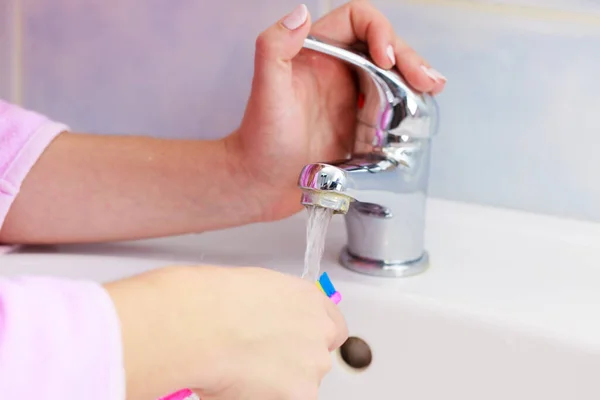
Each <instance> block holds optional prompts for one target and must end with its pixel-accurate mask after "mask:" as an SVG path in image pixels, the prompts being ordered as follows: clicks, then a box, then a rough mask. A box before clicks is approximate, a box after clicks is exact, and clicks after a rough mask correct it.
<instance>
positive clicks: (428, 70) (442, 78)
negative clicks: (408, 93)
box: [421, 65, 448, 82]
mask: <svg viewBox="0 0 600 400" xmlns="http://www.w3.org/2000/svg"><path fill="white" fill-rule="evenodd" d="M421 69H422V70H423V72H425V73H426V74H427V76H428V77H430V78H431V79H433V81H434V82H439V81H444V82H446V81H447V80H448V79H446V77H445V76H444V75H442V74H440V73H439V71H436V70H435V69H433V68H430V67H427V66H425V65H421Z"/></svg>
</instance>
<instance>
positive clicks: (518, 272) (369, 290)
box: [0, 200, 600, 400]
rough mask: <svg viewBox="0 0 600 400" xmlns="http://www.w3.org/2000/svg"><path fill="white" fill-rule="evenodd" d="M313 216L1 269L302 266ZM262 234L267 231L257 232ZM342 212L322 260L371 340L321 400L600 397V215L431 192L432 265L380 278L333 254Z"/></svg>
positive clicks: (360, 331)
mask: <svg viewBox="0 0 600 400" xmlns="http://www.w3.org/2000/svg"><path fill="white" fill-rule="evenodd" d="M304 223H305V215H304V213H302V214H299V215H296V216H294V217H292V218H289V219H287V220H285V221H281V222H277V223H272V224H258V225H252V226H246V227H242V228H236V229H229V230H224V231H218V232H211V233H206V234H201V235H190V236H185V237H174V238H165V239H157V240H147V241H140V242H128V243H119V244H105V245H87V246H62V247H58V248H54V249H49V248H43V249H26V250H23V251H22V252H16V253H13V254H10V255H8V256H5V257H1V258H0V274H6V275H15V274H20V273H27V274H29V273H37V274H39V273H42V274H52V275H62V276H70V277H83V278H89V279H95V280H100V281H105V280H109V279H115V278H118V277H122V276H125V275H130V274H134V273H137V272H140V271H143V270H146V269H150V268H155V267H158V266H163V265H167V264H190V263H193V264H199V263H211V264H223V265H258V266H265V267H270V268H275V269H278V270H281V271H285V272H288V273H292V274H297V275H299V274H300V273H301V271H302V260H303V252H304V243H305V225H304ZM259 232H260V235H262V237H263V238H262V239H261V238H260V237H259V234H258V233H259ZM344 241H345V230H344V226H343V219H342V217H335V218H334V221H333V222H332V224H331V227H330V231H329V236H328V242H327V246H326V252H325V260H324V261H323V269H324V270H326V271H328V273H329V274H330V276H331V279H332V281H333V283H334V284H335V285H336V287H337V289H338V290H339V291H340V292H341V293H342V296H343V300H342V303H341V304H340V307H341V308H342V309H343V312H344V314H345V315H346V318H347V320H348V325H349V329H350V334H351V336H357V337H359V338H361V339H363V340H364V341H366V342H367V343H368V344H369V345H370V347H371V350H372V354H373V359H372V363H371V365H370V366H369V367H367V368H366V369H364V370H362V371H355V370H352V369H351V368H350V367H348V366H347V365H346V364H345V363H344V362H343V360H342V359H341V358H340V357H339V355H337V354H336V355H334V357H335V359H336V363H335V366H334V370H333V371H332V373H331V374H330V375H328V376H327V378H326V379H325V381H324V382H323V386H322V392H321V396H320V397H321V398H322V399H324V400H334V399H335V400H337V399H344V400H365V399H368V400H378V399H384V400H388V399H390V400H391V399H394V400H396V399H406V400H443V399H452V400H455V399H456V400H508V399H511V400H520V399H523V400H588V399H589V400H598V399H600V381H598V383H596V382H597V379H596V376H597V375H598V373H600V225H599V224H592V223H586V222H578V221H569V220H561V219H556V218H550V217H543V216H536V215H531V214H525V213H519V212H513V211H506V210H498V209H491V208H484V207H478V206H472V205H464V204H458V203H452V202H447V201H441V200H431V201H430V202H429V205H428V221H427V239H426V243H427V248H428V250H429V252H430V255H431V261H432V266H431V268H430V270H429V271H428V272H426V273H425V274H423V275H420V276H416V277H412V278H405V279H394V278H375V277H368V276H363V275H359V274H357V273H355V272H351V271H348V270H346V269H344V268H342V267H341V266H339V264H338V263H337V256H338V254H339V251H340V249H341V247H342V246H343V244H344Z"/></svg>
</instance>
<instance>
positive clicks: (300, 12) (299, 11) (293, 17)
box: [282, 4, 308, 31]
mask: <svg viewBox="0 0 600 400" xmlns="http://www.w3.org/2000/svg"><path fill="white" fill-rule="evenodd" d="M307 19H308V8H306V5H304V4H300V5H299V6H298V7H296V8H295V9H294V11H292V12H291V13H290V14H288V15H287V16H286V17H285V18H284V19H283V22H282V24H283V26H285V27H286V28H288V29H289V30H290V31H294V30H296V29H298V28H300V27H301V26H302V25H304V23H305V22H306V20H307Z"/></svg>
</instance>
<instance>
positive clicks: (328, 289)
mask: <svg viewBox="0 0 600 400" xmlns="http://www.w3.org/2000/svg"><path fill="white" fill-rule="evenodd" d="M319 283H320V284H321V288H323V291H324V292H325V294H326V295H327V297H331V296H332V295H333V294H334V293H335V292H336V290H335V287H333V283H331V280H330V279H329V275H327V272H323V274H322V275H321V277H320V278H319Z"/></svg>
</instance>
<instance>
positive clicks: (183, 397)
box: [158, 272, 342, 400]
mask: <svg viewBox="0 0 600 400" xmlns="http://www.w3.org/2000/svg"><path fill="white" fill-rule="evenodd" d="M316 285H317V287H318V288H319V289H321V291H322V292H323V293H325V295H326V296H327V297H329V298H330V299H331V301H333V302H334V303H335V304H339V302H340V301H342V295H341V294H340V292H338V291H337V290H335V287H334V286H333V283H331V280H330V279H329V275H327V272H323V274H322V275H321V277H320V278H319V280H318V281H317V282H316ZM158 400H200V398H199V397H198V396H196V394H195V393H194V392H192V391H191V390H190V389H183V390H180V391H178V392H175V393H173V394H170V395H168V396H166V397H162V398H160V399H158Z"/></svg>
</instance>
